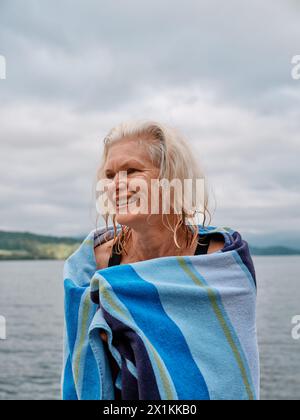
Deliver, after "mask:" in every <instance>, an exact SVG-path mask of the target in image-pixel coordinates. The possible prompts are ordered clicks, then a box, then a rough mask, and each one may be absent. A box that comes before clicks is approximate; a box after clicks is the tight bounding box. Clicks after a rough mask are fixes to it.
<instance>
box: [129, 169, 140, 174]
mask: <svg viewBox="0 0 300 420" xmlns="http://www.w3.org/2000/svg"><path fill="white" fill-rule="evenodd" d="M134 172H139V171H138V169H135V168H128V169H127V173H128V174H133V173H134Z"/></svg>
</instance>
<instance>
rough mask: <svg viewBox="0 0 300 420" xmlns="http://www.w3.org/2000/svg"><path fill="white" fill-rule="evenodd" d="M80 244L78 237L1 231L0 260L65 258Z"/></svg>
mask: <svg viewBox="0 0 300 420" xmlns="http://www.w3.org/2000/svg"><path fill="white" fill-rule="evenodd" d="M79 244H80V240H79V239H78V238H64V237H62V238H61V237H55V236H45V235H35V234H33V233H29V232H24V233H21V232H5V231H0V260H41V259H47V260H53V259H54V260H64V259H66V258H68V256H69V255H71V254H72V253H73V252H74V251H75V249H76V248H77V247H78V246H79Z"/></svg>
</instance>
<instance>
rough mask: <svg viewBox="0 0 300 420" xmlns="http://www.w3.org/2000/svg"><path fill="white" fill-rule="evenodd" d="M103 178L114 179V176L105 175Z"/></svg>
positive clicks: (110, 174)
mask: <svg viewBox="0 0 300 420" xmlns="http://www.w3.org/2000/svg"><path fill="white" fill-rule="evenodd" d="M105 176H106V178H107V179H114V174H112V173H106V174H105Z"/></svg>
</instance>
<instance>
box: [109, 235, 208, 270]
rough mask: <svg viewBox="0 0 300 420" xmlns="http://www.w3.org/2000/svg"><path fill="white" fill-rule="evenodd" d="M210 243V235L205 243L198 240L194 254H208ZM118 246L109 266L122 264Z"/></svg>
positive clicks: (114, 249)
mask: <svg viewBox="0 0 300 420" xmlns="http://www.w3.org/2000/svg"><path fill="white" fill-rule="evenodd" d="M198 238H200V235H199V236H198ZM209 244H210V238H209V237H208V241H207V243H206V242H204V243H203V242H199V241H198V243H197V248H196V251H195V254H194V255H204V254H207V251H208V248H209ZM116 246H117V244H114V245H113V249H112V255H111V257H110V258H109V261H108V267H111V266H113V265H120V264H121V260H122V255H121V254H117V250H116Z"/></svg>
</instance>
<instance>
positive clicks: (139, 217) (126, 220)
mask: <svg viewBox="0 0 300 420" xmlns="http://www.w3.org/2000/svg"><path fill="white" fill-rule="evenodd" d="M146 220H147V215H145V214H118V213H117V214H116V222H117V223H119V224H120V225H124V226H128V227H131V228H134V227H136V226H141V225H145V223H146Z"/></svg>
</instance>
